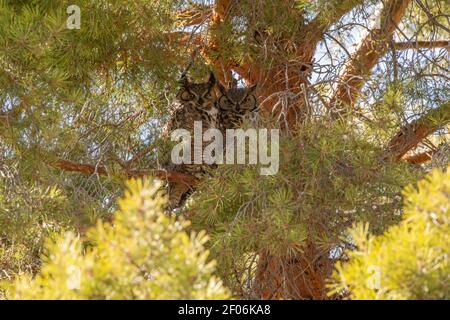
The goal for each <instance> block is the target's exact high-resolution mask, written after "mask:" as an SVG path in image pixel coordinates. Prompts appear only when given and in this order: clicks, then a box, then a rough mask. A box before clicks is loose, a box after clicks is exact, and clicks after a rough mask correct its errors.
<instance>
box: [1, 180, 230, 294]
mask: <svg viewBox="0 0 450 320" xmlns="http://www.w3.org/2000/svg"><path fill="white" fill-rule="evenodd" d="M128 188H129V190H128V191H127V192H126V194H125V196H124V198H123V199H121V200H120V201H119V207H120V211H119V212H118V213H117V214H116V217H115V219H114V223H113V224H109V223H105V222H99V223H98V225H97V227H96V228H94V229H93V230H91V232H90V233H89V237H88V238H89V243H88V244H84V243H83V242H82V241H81V239H80V238H79V237H78V236H76V235H75V234H74V233H67V234H65V235H63V236H61V237H59V238H58V239H56V240H54V241H50V242H49V243H48V246H47V254H46V257H45V259H44V265H43V267H42V270H41V272H40V273H39V274H38V275H37V276H36V277H35V278H34V279H32V277H31V276H30V275H22V276H21V277H20V278H18V279H17V280H16V281H15V283H14V284H13V285H9V286H7V287H8V288H7V292H8V293H7V297H8V298H10V299H225V298H228V294H227V290H226V289H224V288H223V287H222V285H221V282H220V281H219V280H218V279H216V278H215V277H214V276H213V275H212V274H213V272H214V270H215V262H214V261H209V260H208V251H205V249H204V244H205V243H206V241H207V237H206V235H205V233H204V232H199V233H190V234H188V233H187V232H186V231H185V229H186V227H187V226H188V222H187V221H184V220H183V219H179V220H174V219H172V218H170V217H168V216H166V215H164V214H163V213H162V206H163V204H164V203H165V199H164V198H163V197H162V195H161V193H160V192H159V191H158V189H159V188H160V184H158V183H153V184H151V183H148V182H141V181H136V180H135V181H131V182H130V183H129V185H128Z"/></svg>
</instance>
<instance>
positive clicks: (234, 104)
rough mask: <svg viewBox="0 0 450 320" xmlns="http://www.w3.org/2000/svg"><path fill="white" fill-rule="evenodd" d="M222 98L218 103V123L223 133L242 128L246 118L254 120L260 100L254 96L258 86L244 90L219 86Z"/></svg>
mask: <svg viewBox="0 0 450 320" xmlns="http://www.w3.org/2000/svg"><path fill="white" fill-rule="evenodd" d="M218 87H219V89H220V92H221V93H222V96H221V97H220V98H219V100H218V101H217V106H218V108H219V118H218V122H219V125H220V128H221V130H222V131H225V130H226V129H234V128H237V127H239V126H240V124H241V123H242V121H243V119H244V118H249V119H251V118H253V117H254V116H255V115H256V114H257V112H258V108H259V105H258V99H257V98H256V96H255V95H254V92H255V89H256V85H253V86H251V87H244V88H228V89H226V88H225V87H224V86H223V85H222V84H220V83H219V84H218Z"/></svg>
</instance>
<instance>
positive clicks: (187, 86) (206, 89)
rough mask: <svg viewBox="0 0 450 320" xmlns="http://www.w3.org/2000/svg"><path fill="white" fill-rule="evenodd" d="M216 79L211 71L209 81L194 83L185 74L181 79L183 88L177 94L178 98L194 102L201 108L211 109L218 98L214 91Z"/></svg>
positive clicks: (185, 101)
mask: <svg viewBox="0 0 450 320" xmlns="http://www.w3.org/2000/svg"><path fill="white" fill-rule="evenodd" d="M215 85H216V79H215V77H214V74H213V73H211V75H210V77H209V80H208V82H206V83H192V82H189V80H188V79H187V78H186V77H185V76H184V77H183V78H182V79H181V88H180V91H179V92H178V94H177V100H179V101H180V102H182V103H183V104H185V103H192V104H194V105H195V106H196V107H198V108H200V109H210V108H212V107H213V106H214V103H215V101H216V99H217V97H216V94H215V92H214V87H215Z"/></svg>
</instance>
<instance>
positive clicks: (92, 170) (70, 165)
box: [50, 160, 197, 186]
mask: <svg viewBox="0 0 450 320" xmlns="http://www.w3.org/2000/svg"><path fill="white" fill-rule="evenodd" d="M50 165H51V166H52V167H54V168H58V169H61V170H64V171H70V172H78V173H83V174H98V175H100V176H107V175H108V170H107V168H106V167H105V166H102V165H99V166H95V165H90V164H81V163H75V162H72V161H67V160H57V161H54V162H51V163H50ZM123 173H124V174H125V175H126V176H127V177H128V178H142V177H145V176H155V177H157V178H159V179H161V180H167V181H170V182H177V183H182V184H186V185H188V186H194V185H195V184H196V183H197V180H196V179H195V178H194V177H192V176H189V175H186V174H183V173H179V172H173V171H165V170H151V171H145V170H125V171H124V172H123Z"/></svg>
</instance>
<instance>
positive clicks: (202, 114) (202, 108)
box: [163, 73, 218, 208]
mask: <svg viewBox="0 0 450 320" xmlns="http://www.w3.org/2000/svg"><path fill="white" fill-rule="evenodd" d="M215 85H216V80H215V77H214V74H212V73H211V75H210V78H209V80H208V82H206V83H192V82H190V81H189V80H188V79H187V78H186V77H183V78H182V80H181V88H180V90H179V92H178V94H177V96H176V99H175V101H174V102H173V104H172V106H171V117H170V120H169V122H168V124H167V127H166V128H165V130H164V135H165V136H166V137H167V138H170V134H171V133H172V132H173V131H174V130H176V129H185V130H187V131H189V132H190V133H191V139H192V140H191V150H192V163H193V162H194V122H195V121H201V122H202V129H203V132H205V131H206V130H208V129H210V128H216V127H217V115H218V109H217V107H216V101H217V96H216V94H215V92H214V88H215ZM204 144H206V142H205V143H204ZM163 167H164V168H165V169H166V170H171V171H176V172H180V173H185V174H188V175H191V176H195V177H197V178H199V177H200V176H201V175H202V174H204V173H205V170H206V168H207V166H206V165H200V164H173V163H172V162H171V160H170V159H169V160H167V162H166V163H165V164H163ZM191 192H192V190H191V188H190V187H189V186H187V185H183V184H177V183H169V184H168V193H169V206H170V208H177V207H180V206H181V205H182V204H183V202H184V200H185V198H186V196H187V195H189V194H190V193H191Z"/></svg>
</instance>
